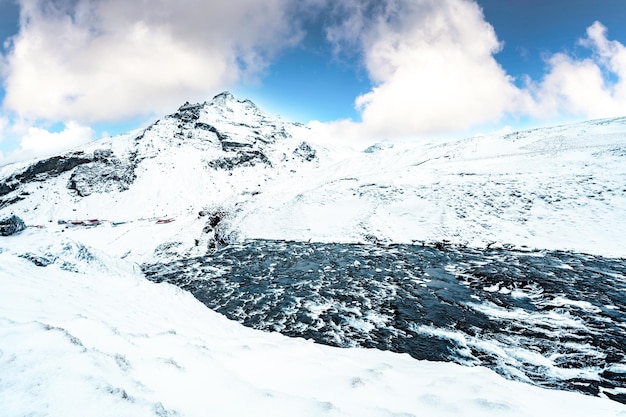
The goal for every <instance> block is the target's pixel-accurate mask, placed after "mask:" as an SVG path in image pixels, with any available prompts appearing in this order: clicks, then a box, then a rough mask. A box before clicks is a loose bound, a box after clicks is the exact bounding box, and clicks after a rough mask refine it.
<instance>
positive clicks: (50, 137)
mask: <svg viewBox="0 0 626 417" xmlns="http://www.w3.org/2000/svg"><path fill="white" fill-rule="evenodd" d="M8 130H10V131H11V135H12V136H16V135H19V137H21V140H20V144H19V148H18V149H14V150H12V151H10V152H7V153H6V154H5V155H2V154H0V166H1V165H5V164H8V163H12V162H16V161H22V160H26V159H30V158H37V157H44V156H50V155H54V154H55V153H58V152H61V151H65V150H67V149H70V148H73V147H76V146H79V145H83V144H85V143H88V142H90V141H92V140H94V139H95V132H94V130H93V129H92V128H90V127H86V126H81V125H80V124H78V123H76V122H68V123H66V124H65V125H64V128H63V130H61V131H59V132H50V131H49V130H47V129H43V128H40V127H33V126H30V127H26V126H24V125H23V124H21V123H16V124H14V125H11V126H9V129H8Z"/></svg>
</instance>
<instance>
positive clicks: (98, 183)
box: [67, 149, 136, 197]
mask: <svg viewBox="0 0 626 417" xmlns="http://www.w3.org/2000/svg"><path fill="white" fill-rule="evenodd" d="M135 158H136V154H133V155H131V158H130V160H129V161H122V160H120V159H119V158H116V157H115V156H114V155H113V151H112V150H111V149H98V150H96V151H94V162H93V163H90V164H85V165H82V166H80V167H78V168H76V170H75V171H74V172H73V173H72V175H71V177H70V179H69V181H68V183H67V188H68V189H70V190H75V191H76V192H77V194H78V195H79V196H81V197H86V196H88V195H90V194H93V193H105V192H111V191H126V190H128V188H129V187H130V185H131V184H132V183H133V181H134V180H135V178H136V175H135V163H134V160H135Z"/></svg>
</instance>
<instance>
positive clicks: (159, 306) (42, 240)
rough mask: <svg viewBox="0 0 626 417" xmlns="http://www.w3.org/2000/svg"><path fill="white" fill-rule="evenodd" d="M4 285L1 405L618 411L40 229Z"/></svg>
mask: <svg viewBox="0 0 626 417" xmlns="http://www.w3.org/2000/svg"><path fill="white" fill-rule="evenodd" d="M35 242H37V243H36V244H35ZM37 265H42V266H37ZM43 265H47V266H43ZM0 288H2V291H1V292H0V404H2V412H1V413H0V414H2V415H3V416H6V417H14V416H15V417H17V416H24V415H36V416H81V417H84V416H111V415H115V416H132V417H142V416H160V417H163V416H207V415H219V416H242V415H255V416H265V415H267V416H270V415H271V416H296V415H297V416H322V415H331V416H348V415H353V416H400V415H402V416H434V417H436V416H461V415H462V416H502V415H507V416H545V415H567V416H570V417H575V416H589V415H593V416H615V417H617V416H622V417H623V416H626V407H625V406H624V405H623V404H619V403H616V402H613V401H610V400H607V399H600V398H593V397H587V396H583V395H580V394H575V393H568V392H560V391H550V390H544V389H539V388H536V387H532V386H529V385H525V384H521V383H516V382H511V381H507V380H504V379H502V378H501V377H499V376H498V375H496V374H495V373H493V372H491V371H489V370H487V369H484V368H480V367H474V368H471V367H461V366H458V365H454V364H449V363H428V362H420V361H415V360H413V359H411V358H410V357H409V356H408V355H398V354H393V353H389V352H380V351H375V350H365V349H336V348H330V347H325V346H320V345H316V344H314V343H312V342H310V341H305V340H301V339H289V338H286V337H283V336H280V335H278V334H267V333H261V332H258V331H254V330H251V329H247V328H244V327H242V326H240V325H238V324H236V323H233V322H230V321H228V320H226V319H225V318H223V317H222V316H220V315H218V314H216V313H214V312H211V311H210V310H208V309H207V308H206V307H204V306H203V305H202V304H200V303H199V302H198V301H196V300H195V299H194V298H193V297H192V296H191V295H190V294H188V293H185V292H183V291H181V290H179V289H177V288H175V287H173V286H170V285H164V284H159V285H157V284H153V283H151V282H148V281H146V280H144V279H143V278H142V277H141V276H140V275H139V273H138V272H135V271H134V267H133V265H132V264H130V263H126V262H125V261H123V260H119V259H116V258H110V257H108V256H107V255H104V254H102V253H100V252H98V251H96V250H94V249H90V248H87V247H85V246H83V245H82V244H80V243H76V242H74V241H71V240H69V239H59V238H58V236H55V235H54V234H49V233H46V232H45V231H38V230H35V231H32V230H31V231H27V232H25V233H24V234H22V235H20V236H13V237H8V238H3V239H2V240H0Z"/></svg>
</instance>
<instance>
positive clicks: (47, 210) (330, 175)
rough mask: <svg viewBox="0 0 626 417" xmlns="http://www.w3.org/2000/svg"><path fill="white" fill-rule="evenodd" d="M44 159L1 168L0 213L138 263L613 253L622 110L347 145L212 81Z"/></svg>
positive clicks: (625, 191) (619, 220)
mask: <svg viewBox="0 0 626 417" xmlns="http://www.w3.org/2000/svg"><path fill="white" fill-rule="evenodd" d="M56 158H57V159H56V160H55V159H54V158H51V159H49V160H44V161H37V162H31V163H30V164H21V165H19V166H18V165H13V166H6V167H2V168H0V217H6V216H8V215H10V214H12V213H14V214H17V215H18V216H20V217H22V218H23V219H24V220H25V221H26V223H27V224H29V225H31V226H32V225H39V226H46V227H47V228H48V229H50V230H55V231H57V232H59V233H60V232H63V233H69V234H70V235H72V236H73V237H74V238H75V239H78V240H80V241H84V242H87V243H89V244H91V245H93V246H96V247H98V248H101V249H103V250H106V251H108V252H109V253H111V254H113V255H115V256H118V257H119V256H126V257H130V258H129V259H134V260H136V261H139V262H144V261H150V260H156V259H175V258H176V257H178V256H189V255H199V254H202V253H205V252H206V251H207V250H211V249H213V248H215V247H217V246H219V245H220V244H223V243H227V242H233V241H237V240H243V239H254V238H265V239H290V240H304V241H307V240H312V241H323V242H329V241H334V242H336V241H341V242H404V243H411V242H441V241H448V242H450V243H454V244H462V245H470V246H476V247H484V246H488V245H495V246H507V245H512V246H517V247H523V246H526V247H532V248H545V249H566V250H575V251H580V252H586V253H593V254H603V255H608V256H618V257H623V256H626V239H623V238H622V237H623V236H624V235H626V221H624V220H623V219H624V215H623V214H624V213H625V212H626V119H625V118H621V119H610V120H600V121H591V122H585V123H579V124H575V125H569V126H559V127H553V128H543V129H536V130H531V131H525V132H516V133H513V134H508V135H492V136H482V137H476V138H471V139H467V140H462V141H455V142H448V143H395V144H393V143H381V144H377V145H374V146H370V147H367V146H366V145H365V144H364V145H363V146H362V147H360V149H356V150H355V149H353V148H351V147H349V146H344V145H342V144H333V143H332V141H330V140H329V138H324V137H321V136H320V135H319V133H318V132H315V131H313V130H312V129H310V128H307V127H305V126H302V125H296V124H291V123H287V122H284V121H282V120H280V119H279V118H276V117H273V116H270V115H267V114H265V113H264V112H263V111H261V110H260V109H258V108H257V107H256V106H255V105H254V104H253V103H251V102H250V101H247V100H238V99H236V98H234V97H233V96H232V95H230V94H229V93H223V94H220V95H218V96H216V97H215V98H213V100H211V101H209V102H206V103H200V104H195V105H194V104H185V105H183V106H182V107H181V108H180V109H179V110H178V111H177V112H176V113H174V114H172V115H169V116H167V117H165V118H163V119H161V120H159V121H157V122H156V123H154V124H153V125H152V126H150V127H148V128H147V129H145V130H144V131H138V132H133V133H131V134H128V135H126V136H122V137H116V138H112V139H107V140H104V141H99V142H94V143H92V144H90V145H89V146H87V147H84V148H81V149H77V150H75V151H74V152H73V153H68V154H65V155H60V156H58V157H56ZM29 170H30V171H29ZM200 212H202V214H203V215H199V213H200ZM89 219H98V220H105V222H102V223H101V224H100V226H99V227H93V228H89V229H85V228H82V227H69V228H66V225H61V226H59V225H57V222H58V221H59V220H62V221H68V222H69V221H85V220H89ZM166 219H168V220H175V222H173V223H168V224H158V225H157V224H156V221H157V220H166ZM122 223H124V224H122ZM112 224H116V226H112Z"/></svg>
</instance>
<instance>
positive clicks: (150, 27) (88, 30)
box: [4, 0, 300, 123]
mask: <svg viewBox="0 0 626 417" xmlns="http://www.w3.org/2000/svg"><path fill="white" fill-rule="evenodd" d="M20 6H21V27H20V32H19V34H18V35H17V36H16V37H14V38H13V40H12V45H11V48H10V52H9V53H8V55H7V56H6V57H5V65H4V76H5V85H6V98H5V100H4V107H5V109H7V110H10V111H14V112H15V113H16V114H18V115H19V116H20V117H23V118H27V119H32V120H36V119H46V120H54V121H58V120H79V121H80V122H82V123H89V122H93V121H103V120H119V119H125V118H129V117H132V116H136V115H144V114H147V113H151V112H158V113H161V112H163V111H165V110H166V109H170V108H171V106H173V105H176V104H178V103H179V102H182V101H185V100H190V99H191V100H193V99H205V98H206V97H207V96H209V94H211V93H214V92H215V91H216V90H217V89H220V88H224V87H227V86H228V85H232V84H233V83H234V82H236V81H238V80H241V79H242V77H246V76H255V75H256V74H259V73H260V72H261V71H263V69H264V68H265V66H266V64H267V62H268V58H269V57H271V56H272V54H273V53H275V52H276V51H277V50H279V49H280V48H283V47H285V46H288V45H291V44H293V43H294V42H296V41H297V40H298V39H299V36H300V32H299V30H298V25H297V23H294V21H293V19H291V18H290V16H291V14H292V13H293V9H294V7H295V6H293V5H292V4H291V2H290V1H289V0H267V1H263V2H259V1H257V0H229V1H228V2H223V1H219V2H206V1H203V0H186V1H182V2H181V1H174V0H150V1H148V0H141V1H127V0H75V1H49V0H20Z"/></svg>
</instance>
